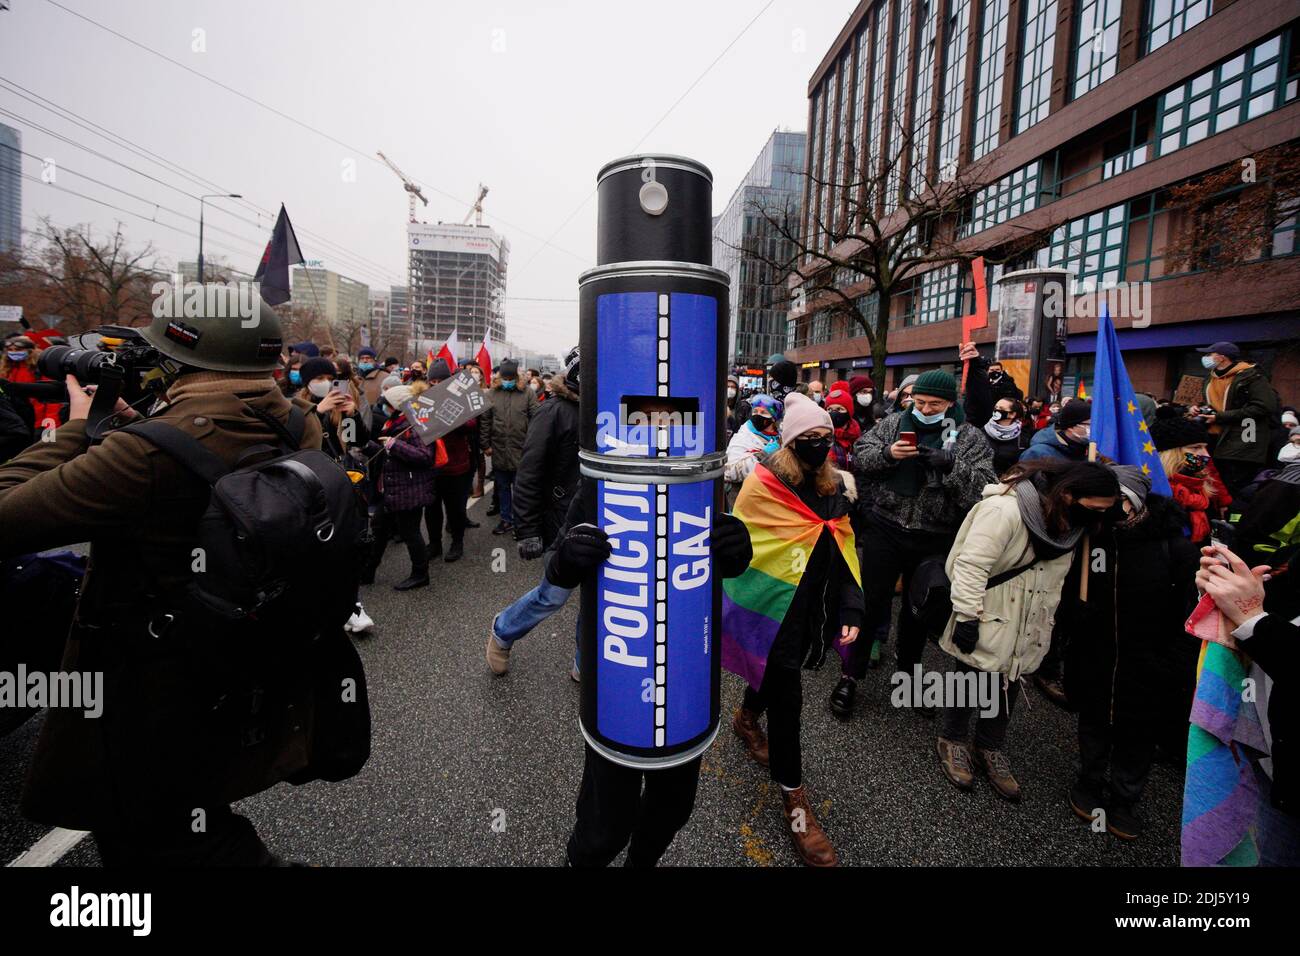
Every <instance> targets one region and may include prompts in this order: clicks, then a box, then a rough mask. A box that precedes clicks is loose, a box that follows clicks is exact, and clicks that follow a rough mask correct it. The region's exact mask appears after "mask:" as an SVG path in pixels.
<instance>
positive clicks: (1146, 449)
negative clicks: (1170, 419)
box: [1092, 303, 1173, 497]
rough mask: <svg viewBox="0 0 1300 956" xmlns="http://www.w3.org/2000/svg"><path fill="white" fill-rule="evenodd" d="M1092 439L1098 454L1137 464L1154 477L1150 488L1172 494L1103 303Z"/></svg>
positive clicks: (1094, 389) (1093, 395) (1113, 327)
mask: <svg viewBox="0 0 1300 956" xmlns="http://www.w3.org/2000/svg"><path fill="white" fill-rule="evenodd" d="M1092 440H1093V441H1094V442H1096V444H1097V454H1098V455H1105V456H1106V457H1107V458H1109V459H1111V460H1112V461H1114V462H1116V463H1118V464H1121V465H1135V466H1137V467H1138V468H1141V469H1142V473H1143V474H1144V475H1146V476H1147V477H1148V478H1150V479H1151V490H1152V491H1154V492H1155V493H1156V494H1158V495H1164V496H1165V497H1173V492H1172V491H1171V490H1170V488H1169V479H1168V478H1167V477H1166V476H1165V469H1164V466H1162V465H1161V464H1160V456H1159V454H1157V453H1156V446H1155V443H1154V442H1152V440H1151V435H1150V433H1149V432H1148V431H1147V423H1146V421H1145V420H1144V419H1143V418H1142V409H1140V408H1138V404H1137V400H1136V398H1135V396H1134V394H1133V383H1132V382H1131V381H1129V377H1128V370H1127V369H1125V368H1124V356H1123V355H1122V354H1121V353H1120V350H1119V339H1118V338H1116V336H1115V326H1114V325H1112V324H1111V321H1110V309H1109V308H1107V307H1106V305H1105V304H1104V303H1103V305H1102V307H1101V318H1100V319H1099V320H1098V322H1097V370H1096V372H1094V373H1093V381H1092Z"/></svg>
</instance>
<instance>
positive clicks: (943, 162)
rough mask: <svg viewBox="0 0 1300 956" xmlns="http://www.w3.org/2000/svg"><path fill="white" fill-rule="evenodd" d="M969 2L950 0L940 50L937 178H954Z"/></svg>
mask: <svg viewBox="0 0 1300 956" xmlns="http://www.w3.org/2000/svg"><path fill="white" fill-rule="evenodd" d="M970 4H971V0H952V16H951V17H949V19H948V34H947V36H948V42H947V44H946V46H945V49H944V71H943V122H942V123H941V124H940V128H939V179H940V181H941V182H942V181H950V180H952V179H955V178H956V176H957V161H958V160H957V153H958V151H959V150H960V149H961V118H962V109H961V108H962V100H963V99H965V96H966V45H967V42H966V37H967V31H969V30H970Z"/></svg>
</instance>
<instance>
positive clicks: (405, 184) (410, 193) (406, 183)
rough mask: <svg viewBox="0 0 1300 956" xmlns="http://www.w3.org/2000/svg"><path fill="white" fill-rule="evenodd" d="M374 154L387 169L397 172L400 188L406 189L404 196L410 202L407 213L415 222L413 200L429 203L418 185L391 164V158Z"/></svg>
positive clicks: (381, 154)
mask: <svg viewBox="0 0 1300 956" xmlns="http://www.w3.org/2000/svg"><path fill="white" fill-rule="evenodd" d="M375 155H377V156H378V157H379V158H380V159H382V160H383V161H384V164H385V165H386V166H387V167H388V168H389V169H391V170H392V171H393V172H395V173H397V178H398V179H400V180H401V181H402V188H403V189H405V190H406V198H407V200H409V202H410V207H411V208H410V213H409V216H410V220H411V222H415V201H416V200H417V199H418V200H420V202H422V203H424V204H425V205H426V206H427V205H429V200H427V199H425V198H424V193H422V192H420V187H419V186H417V185H415V183H413V182H411V180H410V179H408V178H407V176H406V173H404V172H402V171H401V170H400V169H398V168H397V167H396V166H395V165H393V161H392V160H391V159H389V158H388V157H387V156H385V155H384V154H383V153H376V154H375Z"/></svg>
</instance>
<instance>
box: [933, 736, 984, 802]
mask: <svg viewBox="0 0 1300 956" xmlns="http://www.w3.org/2000/svg"><path fill="white" fill-rule="evenodd" d="M935 750H937V751H938V753H939V766H940V768H941V769H942V770H943V775H944V776H945V777H947V778H948V779H949V780H950V781H951V782H952V785H953V786H954V787H956V788H957V789H958V790H969V789H970V788H971V787H973V786H974V785H975V769H974V767H973V766H972V765H971V760H970V748H969V747H967V746H966V745H965V744H963V743H958V742H957V741H955V740H948V739H946V738H944V737H940V738H939V742H938V743H937V744H935Z"/></svg>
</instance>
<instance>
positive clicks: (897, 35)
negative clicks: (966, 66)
mask: <svg viewBox="0 0 1300 956" xmlns="http://www.w3.org/2000/svg"><path fill="white" fill-rule="evenodd" d="M897 6H898V8H899V10H898V19H897V21H896V23H895V25H894V47H895V49H894V81H893V86H892V89H893V94H894V96H893V104H892V106H891V107H890V111H889V128H888V129H885V130H882V131H881V133H880V142H881V150H882V151H883V152H884V155H885V157H886V159H885V161H886V162H887V163H889V176H888V177H887V179H886V184H885V215H886V216H888V215H889V214H890V213H891V212H893V211H894V209H895V207H897V205H898V201H899V190H900V189H901V188H902V185H903V183H904V182H906V179H905V178H904V176H903V173H904V167H905V166H906V164H907V155H908V150H907V140H908V137H907V135H906V132H907V127H906V126H905V125H904V124H905V122H906V120H907V70H908V67H909V66H911V62H912V56H911V41H912V4H911V3H908V2H904V3H901V4H897ZM891 144H892V146H891Z"/></svg>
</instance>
